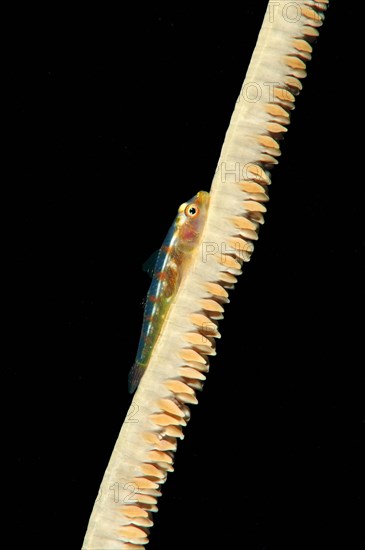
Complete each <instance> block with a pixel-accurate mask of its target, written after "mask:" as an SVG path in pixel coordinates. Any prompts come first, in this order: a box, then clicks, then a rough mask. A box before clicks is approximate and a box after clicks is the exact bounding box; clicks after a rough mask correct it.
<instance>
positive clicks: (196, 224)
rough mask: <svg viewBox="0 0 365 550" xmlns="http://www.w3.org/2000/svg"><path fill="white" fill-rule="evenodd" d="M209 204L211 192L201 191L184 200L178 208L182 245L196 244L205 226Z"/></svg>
mask: <svg viewBox="0 0 365 550" xmlns="http://www.w3.org/2000/svg"><path fill="white" fill-rule="evenodd" d="M208 206H209V193H208V192H207V191H199V193H197V194H196V195H194V197H192V198H191V199H190V200H189V201H187V202H184V203H183V204H182V205H181V206H180V207H179V210H178V215H177V218H176V230H177V231H178V233H179V241H180V243H181V245H183V246H184V245H185V246H187V247H188V248H189V247H190V246H194V245H195V244H196V242H197V240H198V239H199V237H200V235H201V232H202V230H203V227H204V223H205V219H206V216H207V212H208Z"/></svg>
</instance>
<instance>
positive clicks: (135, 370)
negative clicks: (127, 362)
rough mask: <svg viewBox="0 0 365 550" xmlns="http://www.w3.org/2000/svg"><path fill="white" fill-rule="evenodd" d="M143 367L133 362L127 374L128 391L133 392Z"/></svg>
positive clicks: (141, 374)
mask: <svg viewBox="0 0 365 550" xmlns="http://www.w3.org/2000/svg"><path fill="white" fill-rule="evenodd" d="M144 371H145V367H144V366H143V365H141V364H140V363H137V362H136V363H134V364H133V366H132V368H131V370H130V371H129V374H128V391H129V393H134V392H135V391H136V389H137V387H138V384H139V383H140V381H141V378H142V376H143V374H144Z"/></svg>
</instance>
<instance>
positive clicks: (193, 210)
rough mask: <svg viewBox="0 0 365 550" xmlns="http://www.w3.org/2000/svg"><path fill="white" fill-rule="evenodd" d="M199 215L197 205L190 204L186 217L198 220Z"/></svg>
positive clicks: (186, 210)
mask: <svg viewBox="0 0 365 550" xmlns="http://www.w3.org/2000/svg"><path fill="white" fill-rule="evenodd" d="M198 215H199V208H198V206H197V205H196V204H188V205H187V206H186V208H185V216H187V217H188V218H192V219H193V218H196V217H197V216H198Z"/></svg>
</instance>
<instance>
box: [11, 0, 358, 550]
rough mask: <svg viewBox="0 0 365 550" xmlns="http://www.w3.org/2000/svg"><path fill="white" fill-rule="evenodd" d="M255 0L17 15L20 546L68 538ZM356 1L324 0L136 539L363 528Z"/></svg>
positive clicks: (246, 36)
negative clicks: (250, 249) (265, 191)
mask: <svg viewBox="0 0 365 550" xmlns="http://www.w3.org/2000/svg"><path fill="white" fill-rule="evenodd" d="M337 4H340V5H337ZM265 7H266V2H265V1H260V2H258V1H257V0H255V1H253V0H252V1H246V2H244V3H243V7H241V8H239V9H237V8H236V7H234V8H233V7H232V6H229V5H224V6H223V7H222V6H220V7H218V8H214V7H209V10H208V11H207V13H206V14H205V15H204V16H203V15H200V14H199V13H197V12H196V10H195V9H194V7H181V8H177V7H175V8H171V7H170V8H168V9H167V8H164V9H162V8H158V7H148V8H145V7H142V6H136V7H135V8H132V7H128V8H122V7H120V8H118V9H111V8H110V9H109V8H107V7H103V8H101V7H100V6H98V7H96V8H88V10H86V11H85V12H83V13H76V12H75V11H73V10H70V11H67V10H66V9H64V10H61V8H60V10H59V11H57V10H55V9H54V10H52V11H49V12H47V11H42V12H41V13H39V14H35V13H34V12H32V13H31V14H30V20H29V21H30V24H29V26H28V25H27V21H26V16H25V17H24V15H25V14H24V13H23V17H24V20H25V28H26V30H27V32H26V33H23V29H21V28H19V29H17V32H16V34H15V36H14V37H13V41H12V43H11V45H10V46H9V51H10V52H11V54H12V55H13V54H14V63H13V66H12V75H11V79H10V83H11V84H12V88H13V99H14V100H15V107H14V108H13V111H11V115H12V118H13V131H14V144H15V152H16V154H15V157H16V160H15V161H14V170H13V175H12V178H11V182H10V183H11V188H12V189H13V190H14V191H15V200H14V202H13V203H12V204H13V205H14V214H13V217H12V222H11V224H10V225H9V238H11V239H14V242H15V245H14V247H13V249H14V251H15V262H14V264H13V265H14V273H13V275H12V278H13V283H14V284H15V287H14V288H15V291H14V293H13V294H12V299H13V315H14V318H12V319H11V322H10V326H13V327H14V328H15V335H16V337H15V344H14V345H13V347H12V350H13V351H12V354H11V359H10V361H9V365H10V372H11V375H12V377H13V381H14V384H15V388H16V399H15V400H14V408H13V411H14V414H12V415H11V418H12V421H11V422H10V424H11V430H12V433H13V434H15V437H14V442H13V444H12V448H13V449H15V454H14V459H15V461H16V463H17V474H16V476H15V478H14V479H16V482H15V484H14V485H13V490H12V492H13V494H14V495H15V497H16V498H15V505H14V508H13V516H14V517H15V518H16V530H15V531H14V534H18V535H19V534H20V533H22V535H21V537H22V538H21V540H23V541H24V545H25V542H26V543H27V544H28V543H35V544H36V546H37V547H42V546H44V547H45V548H75V549H77V548H80V547H81V544H82V540H83V536H84V533H85V530H86V526H87V521H88V517H89V515H90V512H91V509H92V505H93V502H94V499H95V497H96V494H97V490H98V486H99V484H100V481H101V478H102V475H103V472H104V470H105V467H106V465H107V462H108V459H109V456H110V454H111V451H112V448H113V445H114V443H115V440H116V438H117V435H118V432H119V429H120V427H121V424H122V421H123V419H124V417H125V414H126V412H127V410H128V407H129V403H130V399H131V398H130V396H129V394H128V393H127V382H126V380H127V374H128V371H129V368H130V366H131V365H132V363H133V360H134V356H135V352H136V348H137V344H138V339H139V333H140V327H141V321H142V312H143V308H142V301H143V298H144V296H145V295H146V292H147V289H148V286H149V279H148V277H147V276H146V275H145V274H144V273H143V272H142V269H141V265H142V263H143V262H144V261H145V259H146V258H147V257H148V256H149V255H150V254H151V253H152V252H153V251H154V250H156V249H157V248H158V247H159V246H160V244H161V242H162V240H163V238H164V236H165V234H166V232H167V229H168V228H169V226H170V224H171V222H172V220H173V218H174V216H175V213H176V209H177V207H178V205H179V204H180V203H182V202H184V201H185V200H187V199H189V198H190V197H191V196H192V195H194V194H195V193H196V192H197V191H198V190H199V189H205V190H209V187H210V183H211V180H212V177H213V174H214V170H215V166H216V163H217V160H218V156H219V152H220V148H221V145H222V143H223V139H224V134H225V131H226V128H227V126H228V123H229V119H230V116H231V114H232V110H233V107H234V103H235V101H236V99H237V96H238V93H239V90H240V87H241V85H242V81H243V78H244V75H245V72H246V69H247V66H248V63H249V60H250V57H251V54H252V51H253V48H254V45H255V42H256V38H257V34H258V31H259V29H260V25H261V21H262V18H263V15H264V11H265ZM354 18H355V13H354V10H353V9H352V8H346V6H345V3H342V2H341V3H333V5H332V6H331V8H330V10H329V11H328V13H327V17H326V22H325V25H324V27H323V29H322V32H321V35H320V38H319V40H318V42H317V43H316V44H315V52H314V58H313V60H312V61H311V63H310V65H309V68H308V69H309V76H308V78H307V79H306V80H305V82H304V90H303V92H302V93H301V95H300V96H299V98H298V100H297V104H296V105H297V107H296V110H295V111H294V113H293V115H292V124H291V126H290V130H289V132H288V136H287V138H286V140H285V142H284V143H283V147H282V152H283V154H282V158H281V162H280V164H279V166H278V167H276V168H275V170H274V171H273V185H272V188H271V193H270V198H271V200H270V203H269V207H268V214H267V217H266V223H265V225H264V227H263V228H262V230H261V232H260V239H259V241H258V243H257V245H256V250H255V252H254V254H253V257H252V260H251V262H250V263H249V264H246V265H245V266H244V274H243V276H242V277H241V279H240V280H239V284H238V285H237V288H236V289H235V290H234V291H233V293H232V294H231V304H230V305H229V306H228V307H227V308H226V314H225V320H224V321H223V322H222V323H221V325H220V329H221V333H222V340H221V341H219V342H218V344H217V351H218V355H217V357H216V358H213V359H212V361H211V372H210V374H209V376H208V380H207V382H206V384H205V387H204V391H203V393H202V394H201V395H200V396H199V401H200V403H199V405H198V406H197V407H194V408H193V409H192V419H191V422H190V423H189V425H188V427H187V428H186V430H185V435H186V437H185V440H184V441H183V442H182V443H180V444H179V448H178V452H177V454H176V460H175V473H173V474H171V475H169V478H168V482H167V483H166V484H165V485H164V486H163V497H162V498H161V499H160V502H159V509H160V510H159V513H158V514H156V515H155V526H154V528H153V529H152V531H151V536H150V541H151V542H150V544H149V549H150V550H155V549H157V548H158V549H159V550H163V549H175V548H179V549H180V548H191V549H198V548H202V547H204V548H209V547H211V546H213V545H215V546H217V545H219V547H221V548H233V547H234V548H247V549H252V550H259V549H260V550H264V549H265V550H270V549H274V548H294V547H298V546H300V545H301V544H304V545H305V546H306V547H308V548H333V547H335V545H336V543H338V542H339V541H344V543H346V544H345V547H348V548H352V549H355V548H360V547H362V546H361V541H362V544H364V535H363V534H362V532H361V531H362V527H361V523H362V521H363V518H362V516H361V509H362V507H363V506H364V490H363V489H364V487H363V485H362V481H361V474H362V470H363V464H364V459H365V454H364V429H365V411H364V399H363V395H364V386H363V385H362V371H363V355H362V351H363V346H362V344H363V309H362V305H361V304H362V300H363V296H362V293H363V282H362V278H363V273H362V272H361V268H362V257H363V252H364V236H363V235H364V233H363V199H364V187H363V181H362V180H363V176H362V173H361V168H360V167H359V165H358V160H359V159H358V157H359V156H360V160H361V154H360V155H358V153H359V151H361V149H360V145H359V144H357V142H356V136H355V134H354V129H353V128H354V127H356V116H357V115H356V113H357V108H358V107H357V104H356V102H355V96H354V87H355V85H356V82H354V76H352V73H351V71H349V70H347V69H348V58H349V56H350V53H351V37H350V34H351V33H350V29H351V26H352V23H353V20H354ZM34 22H36V23H35V24H34ZM346 33H348V36H347V34H346ZM15 60H16V61H15ZM345 75H346V76H345ZM351 122H352V126H351ZM354 122H355V124H354ZM17 418H18V419H19V422H17V420H16V419H17ZM21 489H24V490H25V493H24V494H23V493H21V494H22V496H21V497H20V496H19V495H20V493H19V492H18V491H20V490H21ZM24 495H25V496H24ZM20 546H21V545H20Z"/></svg>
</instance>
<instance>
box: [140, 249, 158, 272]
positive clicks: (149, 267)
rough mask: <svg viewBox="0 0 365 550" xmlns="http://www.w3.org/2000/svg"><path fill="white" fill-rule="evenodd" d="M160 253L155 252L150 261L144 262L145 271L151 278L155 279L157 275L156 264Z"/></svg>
mask: <svg viewBox="0 0 365 550" xmlns="http://www.w3.org/2000/svg"><path fill="white" fill-rule="evenodd" d="M159 253H160V249H158V250H155V252H153V254H151V256H150V257H149V258H148V260H146V261H145V262H144V264H143V265H142V269H143V271H145V272H146V273H148V275H149V276H150V277H151V278H152V277H153V275H154V273H155V267H156V262H157V258H158V255H159Z"/></svg>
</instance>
